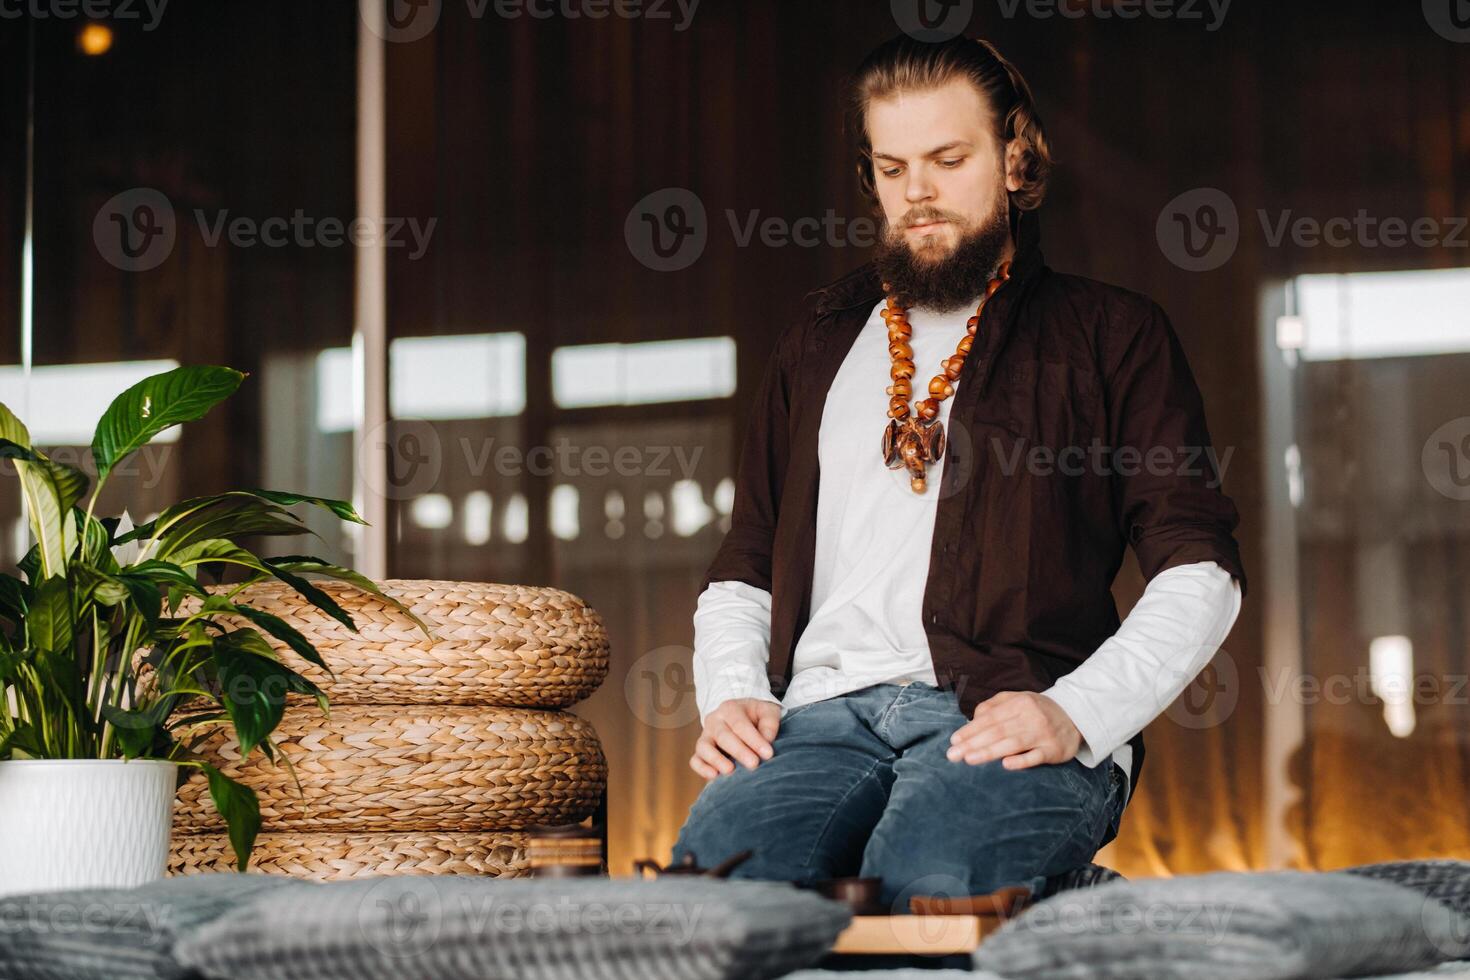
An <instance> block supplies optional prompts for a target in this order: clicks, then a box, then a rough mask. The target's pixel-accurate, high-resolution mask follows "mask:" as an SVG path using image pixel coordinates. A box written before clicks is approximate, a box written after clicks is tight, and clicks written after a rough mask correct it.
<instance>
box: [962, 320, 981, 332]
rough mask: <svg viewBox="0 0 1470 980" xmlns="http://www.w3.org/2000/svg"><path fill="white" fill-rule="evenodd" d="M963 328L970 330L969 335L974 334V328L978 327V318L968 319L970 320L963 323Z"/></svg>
mask: <svg viewBox="0 0 1470 980" xmlns="http://www.w3.org/2000/svg"><path fill="white" fill-rule="evenodd" d="M965 326H967V327H969V328H970V332H971V333H974V332H975V328H976V327H978V326H980V318H979V317H978V316H972V317H970V319H968V320H966V321H965Z"/></svg>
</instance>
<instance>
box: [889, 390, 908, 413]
mask: <svg viewBox="0 0 1470 980" xmlns="http://www.w3.org/2000/svg"><path fill="white" fill-rule="evenodd" d="M888 414H889V416H891V417H892V418H896V419H906V418H908V416H909V400H908V399H907V398H899V397H898V396H896V395H895V396H894V397H893V398H890V399H888Z"/></svg>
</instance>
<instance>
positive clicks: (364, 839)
mask: <svg viewBox="0 0 1470 980" xmlns="http://www.w3.org/2000/svg"><path fill="white" fill-rule="evenodd" d="M528 854H529V847H528V842H527V840H526V835H525V834H524V833H523V832H520V831H514V830H511V831H500V832H491V833H480V834H435V833H423V832H419V833H399V834H331V833H321V834H302V833H263V834H261V835H260V836H259V837H258V838H256V840H255V851H254V853H252V854H251V857H250V870H251V871H259V872H264V873H266V874H285V875H295V876H296V877H298V878H314V879H318V880H342V879H346V878H364V877H372V876H375V875H393V874H405V875H429V874H472V875H493V876H496V877H501V876H503V877H508V878H515V877H520V876H522V875H524V874H526V872H527V871H528V870H529V868H530V863H529V859H528ZM170 867H171V870H172V871H173V872H174V873H175V874H190V873H193V872H197V871H232V870H234V867H235V852H234V851H233V850H231V849H230V840H229V838H228V837H226V836H225V835H224V834H181V835H179V836H178V837H176V839H175V840H174V848H173V855H172V858H171V861H170Z"/></svg>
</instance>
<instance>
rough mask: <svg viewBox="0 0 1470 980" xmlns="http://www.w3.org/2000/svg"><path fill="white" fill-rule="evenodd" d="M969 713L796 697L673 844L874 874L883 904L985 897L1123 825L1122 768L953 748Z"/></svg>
mask: <svg viewBox="0 0 1470 980" xmlns="http://www.w3.org/2000/svg"><path fill="white" fill-rule="evenodd" d="M968 720H969V719H967V718H966V717H965V716H964V715H963V714H962V713H961V712H960V710H959V705H958V703H957V700H956V697H955V694H954V692H953V691H947V690H940V689H939V688H936V687H934V686H933V685H930V684H923V683H914V684H909V685H898V684H875V685H873V686H871V687H866V688H863V689H862V690H859V691H854V692H851V693H849V694H844V695H840V696H837V697H833V698H828V699H826V700H822V701H815V702H812V703H810V704H805V705H801V706H799V707H797V708H795V709H793V710H791V711H790V712H788V713H787V714H786V716H785V718H783V719H782V721H781V728H780V731H779V733H778V734H777V735H776V739H775V741H774V742H773V743H772V748H773V749H774V754H773V756H772V757H771V758H770V759H767V760H763V761H761V762H760V763H759V764H758V765H757V766H756V768H754V769H746V768H745V767H744V766H742V765H740V764H739V763H736V765H735V771H734V772H731V773H729V774H726V775H722V776H717V777H715V778H714V779H712V780H710V781H709V782H708V783H706V784H705V786H704V789H703V790H702V791H701V792H700V794H699V797H698V799H696V800H695V801H694V805H693V807H691V808H690V811H689V816H688V818H687V819H686V820H685V822H684V826H683V827H682V828H680V831H679V838H678V840H677V842H676V843H675V844H674V850H673V858H674V860H675V862H678V861H681V860H683V858H684V856H685V855H686V854H691V853H692V854H693V855H694V856H695V860H697V861H698V862H699V864H700V865H701V866H703V867H710V866H712V865H714V864H716V863H718V862H720V861H722V860H724V859H725V858H727V857H729V856H731V855H732V854H735V853H736V852H738V851H743V850H746V849H750V850H752V851H754V852H755V853H754V854H753V855H752V856H751V857H750V858H749V859H747V860H746V861H745V862H744V863H743V864H741V865H739V866H738V867H736V869H735V870H734V872H733V873H732V874H731V877H733V878H759V879H767V880H780V881H794V882H801V883H809V882H811V881H815V880H818V879H821V878H837V877H848V876H852V875H861V876H863V877H879V878H882V879H883V888H882V901H883V904H884V906H885V907H886V908H888V909H890V910H891V911H893V912H897V913H906V912H908V900H909V898H910V897H911V896H913V895H941V896H946V897H957V896H964V895H983V894H987V893H989V892H992V891H995V890H996V889H998V888H1003V887H1006V886H1009V885H1023V886H1025V887H1027V888H1029V889H1030V890H1031V892H1032V894H1033V895H1039V894H1041V893H1042V892H1043V889H1044V886H1045V884H1046V880H1047V878H1049V877H1051V876H1052V875H1057V874H1061V873H1063V872H1066V871H1070V870H1072V869H1074V868H1078V867H1081V866H1083V865H1085V864H1087V863H1088V862H1089V861H1090V860H1091V859H1092V857H1093V855H1094V854H1096V853H1097V851H1098V849H1099V848H1101V847H1102V846H1103V845H1104V844H1106V843H1107V842H1108V841H1110V840H1112V839H1113V838H1114V837H1115V836H1117V833H1118V825H1119V822H1120V821H1121V820H1122V815H1123V812H1122V811H1123V796H1124V793H1125V792H1126V789H1125V787H1124V785H1123V781H1124V778H1125V777H1124V774H1123V771H1122V769H1120V768H1119V767H1118V765H1117V764H1116V763H1114V762H1112V761H1111V760H1109V761H1106V762H1103V763H1102V764H1100V765H1099V766H1097V767H1096V768H1088V767H1087V766H1085V765H1083V764H1082V763H1081V762H1079V761H1077V760H1076V759H1072V760H1071V761H1069V762H1064V763H1060V764H1043V765H1036V766H1032V767H1030V768H1027V769H1016V770H1011V769H1006V768H1005V767H1004V766H1002V765H1001V760H1000V759H995V760H992V761H990V762H986V763H982V764H980V765H978V766H976V765H971V764H969V763H967V762H965V761H963V760H961V761H958V762H951V761H950V760H949V759H947V758H945V752H946V751H947V750H948V749H949V744H950V743H949V737H950V735H951V734H952V733H953V732H954V731H955V729H957V728H959V727H960V726H961V725H963V724H965V722H967V721H968Z"/></svg>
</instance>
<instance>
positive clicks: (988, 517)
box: [674, 37, 1246, 912]
mask: <svg viewBox="0 0 1470 980" xmlns="http://www.w3.org/2000/svg"><path fill="white" fill-rule="evenodd" d="M851 108H852V111H853V113H854V117H855V120H856V131H857V133H858V134H859V135H860V145H859V167H858V170H859V177H860V179H861V182H862V186H863V189H864V191H865V192H866V193H867V195H868V196H869V197H870V198H871V199H872V200H873V201H874V202H875V204H876V206H877V208H878V210H879V211H880V213H881V216H882V218H883V220H884V225H885V239H884V241H883V243H882V246H881V248H880V249H879V251H878V254H877V256H876V258H875V259H874V260H873V261H872V262H870V263H868V264H866V265H864V266H862V267H861V268H859V269H857V270H856V271H854V272H852V273H851V274H849V275H847V276H845V277H844V278H842V279H840V280H838V281H837V282H835V283H832V284H831V285H828V286H826V287H824V288H822V289H818V290H816V291H815V292H813V293H811V294H810V295H809V296H808V297H807V309H806V310H805V311H804V313H803V315H802V316H800V317H799V318H797V319H796V320H795V321H794V322H792V323H791V324H789V325H788V326H786V327H785V329H784V330H783V331H782V332H781V334H780V336H779V338H778V339H777V341H776V344H775V348H774V350H773V351H772V354H771V358H770V361H769V366H768V367H767V369H766V371H765V374H764V377H763V378H762V380H761V383H760V387H759V390H758V392H757V398H756V408H755V414H754V416H753V418H752V420H751V422H750V426H749V428H748V430H747V432H746V435H745V438H744V444H743V447H742V450H741V456H740V461H739V466H738V479H737V490H736V496H735V501H734V507H733V511H732V515H731V527H730V530H729V532H728V533H727V534H726V536H725V538H724V540H723V542H722V544H721V546H720V549H719V552H718V554H717V555H716V556H715V559H714V561H713V563H712V564H711V565H710V568H709V571H708V573H707V575H706V577H705V580H704V583H703V587H702V591H701V594H700V596H699V603H698V609H697V611H696V612H695V614H694V627H695V651H694V678H695V694H696V699H697V701H698V704H699V709H700V717H701V719H702V722H703V731H702V734H701V735H700V737H699V739H698V741H697V743H696V746H695V750H694V754H693V757H692V758H691V759H690V766H691V767H692V768H693V769H694V770H695V771H696V772H697V773H699V774H700V775H701V776H702V777H704V778H705V779H706V780H707V782H706V784H705V786H704V787H703V789H702V791H701V792H700V795H699V797H698V799H696V800H695V802H694V805H693V807H692V808H691V810H690V812H689V815H688V818H687V820H686V821H685V823H684V825H683V827H682V828H681V830H680V833H679V837H678V840H677V842H676V844H675V846H674V857H675V859H676V861H682V860H684V859H685V858H686V857H687V856H689V855H693V856H694V858H695V860H696V861H698V862H699V863H700V864H702V865H705V866H709V865H712V864H714V863H716V862H718V861H721V860H723V859H725V858H726V857H728V856H730V855H732V854H734V853H736V852H739V851H742V850H747V849H749V850H751V851H753V852H754V853H753V855H752V856H751V857H750V858H749V859H748V860H746V861H745V862H744V863H742V864H740V865H738V866H737V867H736V869H735V871H734V876H735V877H750V878H765V879H777V880H784V881H794V882H798V883H810V882H812V881H815V880H818V879H823V878H833V877H848V876H853V875H860V876H863V877H878V878H881V879H882V890H881V895H882V901H883V902H884V904H885V905H887V906H888V907H889V908H890V909H891V910H892V911H895V912H907V911H908V907H907V898H908V897H910V896H912V895H916V894H926V895H945V896H951V897H953V896H964V895H984V894H988V893H991V892H993V891H995V890H997V889H1000V888H1004V887H1007V886H1022V887H1025V888H1027V889H1028V890H1029V891H1030V893H1031V894H1032V895H1041V894H1045V893H1046V891H1047V889H1048V887H1049V883H1050V882H1052V881H1053V880H1054V879H1055V877H1056V876H1060V875H1063V874H1066V873H1067V872H1069V871H1072V870H1075V869H1077V868H1080V867H1082V866H1085V865H1086V864H1087V863H1088V862H1089V861H1090V860H1091V858H1092V857H1093V856H1094V855H1095V854H1096V852H1097V850H1098V849H1099V848H1101V847H1102V846H1103V845H1105V844H1106V843H1108V842H1109V841H1110V840H1112V839H1113V838H1114V837H1116V836H1117V833H1118V829H1119V825H1120V822H1121V819H1122V814H1123V810H1124V807H1125V806H1126V804H1127V802H1128V800H1129V799H1130V797H1131V796H1132V794H1133V788H1134V787H1135V786H1136V785H1137V782H1138V776H1139V772H1140V768H1141V766H1142V763H1143V756H1144V746H1143V737H1142V730H1143V728H1144V726H1146V725H1147V724H1148V723H1149V722H1150V721H1151V720H1152V719H1154V718H1155V717H1157V716H1158V715H1159V714H1161V713H1162V712H1163V711H1164V710H1165V709H1166V708H1167V707H1168V706H1169V705H1170V704H1171V703H1172V702H1173V701H1174V699H1175V698H1176V697H1177V696H1178V695H1179V694H1180V693H1181V692H1182V691H1183V690H1184V688H1185V687H1187V686H1188V684H1189V683H1190V681H1191V680H1192V679H1193V678H1194V677H1195V676H1196V675H1197V674H1198V673H1199V672H1200V671H1201V670H1202V669H1203V668H1204V667H1205V666H1206V665H1207V664H1208V663H1209V661H1210V659H1211V658H1212V657H1213V655H1214V654H1215V652H1216V650H1217V649H1218V648H1219V646H1220V644H1221V643H1222V642H1223V641H1224V639H1225V637H1226V635H1227V634H1228V633H1229V631H1230V628H1231V626H1232V624H1233V623H1234V621H1235V618H1236V616H1237V615H1238V613H1239V610H1240V603H1241V600H1242V599H1243V598H1244V595H1245V585H1246V582H1245V572H1244V570H1243V568H1242V566H1241V562H1240V555H1239V549H1238V546H1237V544H1236V541H1235V539H1234V537H1233V532H1234V530H1235V527H1236V525H1237V523H1238V521H1239V516H1238V514H1237V512H1236V509H1235V505H1234V503H1233V502H1232V501H1231V500H1230V498H1229V497H1227V496H1226V495H1225V494H1224V493H1223V492H1222V491H1221V489H1220V482H1221V473H1220V467H1219V465H1218V463H1217V460H1216V457H1215V454H1214V452H1213V450H1212V449H1211V443H1210V436H1209V431H1208V429H1207V428H1206V425H1205V417H1204V410H1203V405H1202V402H1201V398H1200V393H1199V389H1198V387H1197V385H1196V383H1195V380H1194V377H1193V374H1192V373H1191V371H1190V368H1189V365H1188V364H1187V363H1186V360H1185V356H1184V351H1183V349H1182V348H1181V346H1180V343H1179V340H1178V337H1177V336H1176V334H1175V331H1174V329H1173V326H1172V325H1171V323H1170V321H1169V320H1168V318H1167V317H1166V315H1165V314H1164V312H1163V311H1162V310H1161V309H1160V308H1159V306H1158V305H1157V304H1155V303H1154V302H1152V301H1151V300H1149V299H1148V298H1147V297H1146V296H1143V295H1140V294H1139V293H1136V292H1132V291H1129V290H1126V289H1123V288H1120V287H1117V286H1111V285H1106V284H1103V283H1100V282H1096V281H1094V280H1090V279H1085V278H1082V277H1079V276H1073V275H1066V274H1062V273H1058V272H1055V271H1053V270H1051V269H1049V268H1048V267H1047V266H1046V265H1045V264H1044V263H1043V261H1042V256H1041V251H1040V248H1039V235H1038V230H1037V214H1036V213H1035V212H1036V209H1037V208H1038V207H1039V205H1040V204H1041V201H1042V198H1043V196H1044V193H1045V189H1046V182H1047V177H1048V174H1049V172H1050V169H1051V158H1050V152H1049V150H1048V148H1047V141H1046V136H1045V132H1044V129H1043V127H1042V122H1041V119H1040V117H1039V116H1038V114H1037V111H1036V107H1035V104H1034V102H1033V99H1032V95H1031V92H1030V89H1029V87H1028V86H1027V84H1026V82H1025V80H1024V79H1023V78H1022V77H1021V75H1020V73H1019V72H1018V71H1017V70H1016V69H1015V68H1014V67H1013V66H1012V65H1011V64H1010V63H1009V62H1008V61H1006V60H1005V58H1003V57H1002V56H1001V55H1000V54H999V53H998V52H997V51H996V50H995V48H994V47H993V46H992V45H990V44H988V43H987V42H984V41H980V40H976V39H972V38H965V37H959V38H955V39H953V40H950V41H946V42H944V43H940V44H927V43H922V42H919V41H915V40H912V39H910V38H907V37H902V38H898V39H895V40H893V41H890V42H888V43H886V44H884V45H883V46H881V47H880V48H878V49H877V50H876V51H874V52H873V53H872V54H871V55H869V57H868V58H867V59H866V61H865V62H864V63H863V65H862V66H861V67H860V68H859V70H858V72H857V75H856V77H855V82H854V88H853V104H852V107H851ZM1125 545H1131V546H1132V548H1133V551H1134V554H1135V555H1136V557H1137V560H1138V564H1139V567H1140V569H1141V571H1142V573H1143V576H1144V579H1145V581H1146V588H1145V590H1144V592H1143V595H1142V598H1140V600H1139V601H1138V603H1137V604H1136V605H1135V606H1134V608H1133V609H1132V610H1131V611H1130V612H1129V614H1128V616H1127V618H1126V619H1125V620H1123V621H1122V622H1121V623H1120V621H1119V618H1118V613H1117V608H1116V606H1115V604H1114V601H1113V598H1112V593H1111V586H1112V583H1113V580H1114V578H1115V576H1116V574H1117V572H1118V569H1119V567H1120V565H1121V563H1122V558H1123V551H1124V547H1125Z"/></svg>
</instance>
